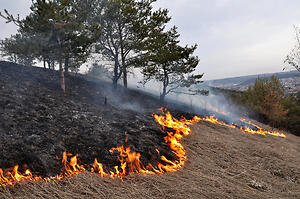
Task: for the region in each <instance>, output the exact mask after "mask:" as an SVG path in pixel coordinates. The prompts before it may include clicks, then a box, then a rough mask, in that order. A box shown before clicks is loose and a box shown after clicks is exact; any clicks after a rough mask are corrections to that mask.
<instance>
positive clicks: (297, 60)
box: [283, 26, 300, 72]
mask: <svg viewBox="0 0 300 199" xmlns="http://www.w3.org/2000/svg"><path fill="white" fill-rule="evenodd" d="M294 29H295V33H296V44H295V47H294V48H293V49H292V51H291V52H290V53H289V55H287V57H286V59H285V61H284V63H288V64H289V65H290V66H293V67H294V68H296V70H298V71H299V72H300V29H299V27H297V26H294ZM285 69H286V67H285V68H284V69H283V70H285Z"/></svg>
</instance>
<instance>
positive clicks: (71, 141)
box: [0, 62, 300, 199]
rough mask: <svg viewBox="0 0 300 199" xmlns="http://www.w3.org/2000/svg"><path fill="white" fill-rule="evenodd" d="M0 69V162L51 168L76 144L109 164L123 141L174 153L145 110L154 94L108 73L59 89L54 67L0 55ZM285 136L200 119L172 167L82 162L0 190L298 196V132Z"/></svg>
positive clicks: (29, 194) (146, 155) (63, 194)
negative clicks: (94, 169) (63, 173)
mask: <svg viewBox="0 0 300 199" xmlns="http://www.w3.org/2000/svg"><path fill="white" fill-rule="evenodd" d="M0 73H1V76H0V94H1V95H0V104H1V106H0V112H1V114H0V117H1V118H0V119H1V120H0V121H1V122H0V134H1V138H2V139H1V140H0V146H1V147H0V148H1V154H0V168H2V169H6V168H10V167H12V166H14V165H16V164H19V165H27V167H28V168H29V169H30V170H31V171H32V172H33V173H35V174H38V175H41V176H53V175H56V174H57V173H59V171H60V170H61V161H60V157H61V154H62V153H63V152H64V151H67V152H68V153H72V154H80V156H79V160H80V162H81V163H82V164H85V166H86V167H87V168H89V167H91V163H92V162H93V159H94V158H95V157H97V158H99V159H100V158H101V159H100V160H101V161H102V162H103V163H104V169H108V170H109V169H113V166H114V165H115V164H116V163H117V162H118V157H117V156H116V155H113V154H111V153H110V152H109V150H110V149H111V148H112V147H116V146H121V145H124V146H129V147H130V148H131V150H132V151H134V152H137V153H139V154H141V161H142V162H143V164H144V165H147V163H148V162H151V163H152V162H155V161H161V160H159V158H158V157H157V156H158V155H157V152H156V149H158V150H159V151H160V153H161V154H162V155H164V156H165V157H167V159H169V160H172V161H173V160H176V159H177V157H176V155H175V154H174V152H173V151H171V150H170V148H169V146H168V145H167V144H166V143H165V142H164V138H165V136H166V135H167V134H166V132H165V131H161V129H162V128H161V127H160V126H159V125H158V124H157V123H156V122H155V121H154V118H153V116H152V114H153V113H157V114H159V112H160V111H159V110H158V108H159V107H161V106H162V104H161V103H160V102H159V101H158V100H157V99H156V98H155V97H154V96H150V95H147V94H145V93H143V92H137V91H133V90H125V89H122V88H120V89H119V90H118V92H113V91H112V88H111V85H110V84H108V83H105V82H95V81H87V80H86V79H84V78H82V77H75V76H72V75H70V76H68V77H67V78H66V83H67V92H66V94H62V93H61V92H60V90H59V79H58V74H57V73H56V72H53V71H49V70H46V69H42V68H35V67H26V66H20V65H16V64H12V63H7V62H0ZM105 96H106V97H107V99H108V104H107V105H104V98H105ZM169 108H170V109H171V114H172V115H173V116H175V117H176V118H180V117H181V115H184V116H185V117H187V119H190V118H192V116H193V115H191V114H189V113H185V112H183V111H179V110H178V109H177V108H176V105H175V104H173V105H170V107H169ZM199 114H200V113H199ZM259 125H261V124H259ZM263 127H264V128H265V129H268V130H270V128H269V127H267V126H263ZM286 136H287V138H281V137H275V136H270V135H269V136H263V135H256V134H254V135H252V134H247V133H242V131H241V130H240V129H238V128H235V129H233V128H230V127H226V126H222V125H218V124H211V123H208V122H206V121H201V122H199V123H196V124H194V125H192V132H191V135H189V136H186V137H184V138H183V141H182V143H183V146H184V148H185V150H186V152H187V154H186V156H187V161H186V163H185V165H184V167H183V168H181V169H179V170H178V171H176V172H169V173H165V174H159V175H143V174H135V173H134V174H132V173H131V174H129V175H128V176H125V177H124V178H123V179H122V180H121V179H119V178H113V179H112V178H109V177H105V178H100V177H99V176H97V175H96V174H93V173H90V172H83V173H80V174H78V175H75V176H73V177H71V178H67V179H64V180H63V181H52V182H49V183H46V182H40V181H38V182H27V183H24V182H21V183H17V184H15V185H14V186H4V187H3V186H0V198H5V199H6V198H299V197H300V186H299V185H300V172H299V171H300V166H299V165H300V156H299V152H300V138H299V137H296V136H294V135H291V134H286ZM157 164H158V163H157ZM0 177H1V175H0Z"/></svg>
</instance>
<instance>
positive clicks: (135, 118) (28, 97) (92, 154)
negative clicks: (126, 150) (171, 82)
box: [0, 62, 175, 176]
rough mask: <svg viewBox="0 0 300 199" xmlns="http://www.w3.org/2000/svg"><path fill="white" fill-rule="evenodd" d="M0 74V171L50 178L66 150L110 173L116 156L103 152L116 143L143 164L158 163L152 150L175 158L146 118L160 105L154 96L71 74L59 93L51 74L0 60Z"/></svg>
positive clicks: (153, 125)
mask: <svg viewBox="0 0 300 199" xmlns="http://www.w3.org/2000/svg"><path fill="white" fill-rule="evenodd" d="M0 74H1V76H0V93H1V95H0V117H1V118H0V121H1V123H0V134H1V140H0V149H1V153H0V168H3V169H6V168H10V167H12V166H14V165H17V164H18V165H20V167H22V166H24V165H25V167H28V169H30V170H31V171H32V172H33V173H35V174H37V175H40V176H53V175H56V174H58V173H59V172H60V169H61V166H62V165H61V155H62V153H63V152H64V151H66V152H68V153H72V154H80V155H79V157H78V159H79V161H80V162H81V163H82V164H86V165H87V167H89V166H91V164H92V163H93V161H94V158H97V159H98V160H101V162H102V163H103V165H104V169H111V167H112V166H113V165H116V162H118V158H117V156H116V155H113V154H112V153H110V152H109V150H110V149H111V148H113V147H117V146H121V145H124V146H125V147H130V148H131V150H132V151H135V152H138V153H140V154H141V157H142V159H141V160H142V162H143V163H144V164H145V165H147V164H148V163H149V162H153V160H155V159H158V157H157V152H156V151H155V149H159V151H160V152H161V153H162V154H164V155H165V156H166V157H168V158H169V159H174V158H175V156H174V154H173V153H172V152H171V151H170V150H169V147H168V146H167V145H166V144H164V139H163V138H164V136H165V135H164V134H163V133H162V132H161V130H160V127H159V126H158V125H157V124H156V123H155V122H154V119H153V117H152V113H153V112H157V111H158V108H159V107H160V106H161V104H160V103H159V101H158V100H157V99H156V98H155V97H152V96H147V95H145V94H141V93H138V92H136V91H130V90H125V89H122V88H119V89H118V90H117V91H113V89H112V87H111V85H110V84H109V83H106V82H100V81H98V82H95V81H88V80H86V79H85V78H84V77H82V76H81V77H79V76H74V75H68V76H67V77H66V85H67V91H66V93H65V94H63V93H62V92H61V91H60V89H59V88H60V87H59V86H60V85H59V75H58V74H57V72H55V71H50V70H48V69H43V68H38V67H29V66H21V65H17V64H13V63H9V62H0ZM105 98H106V99H107V104H106V105H104V101H105ZM126 137H128V142H127V143H125V139H126ZM21 170H22V168H21Z"/></svg>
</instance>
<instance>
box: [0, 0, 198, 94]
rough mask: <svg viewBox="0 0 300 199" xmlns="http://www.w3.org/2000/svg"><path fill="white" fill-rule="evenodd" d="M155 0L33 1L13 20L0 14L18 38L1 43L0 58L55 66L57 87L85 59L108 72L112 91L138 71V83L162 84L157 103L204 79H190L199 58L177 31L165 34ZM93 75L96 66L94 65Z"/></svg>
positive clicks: (162, 15)
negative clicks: (95, 57)
mask: <svg viewBox="0 0 300 199" xmlns="http://www.w3.org/2000/svg"><path fill="white" fill-rule="evenodd" d="M155 1H156V0H33V1H32V5H31V7H30V10H31V13H30V14H29V15H28V16H27V17H26V18H25V19H20V18H19V17H14V16H13V15H11V14H10V13H9V12H8V11H7V10H4V13H0V15H1V16H2V18H4V19H5V20H6V21H7V22H13V23H15V24H16V25H17V26H18V28H19V29H18V33H17V34H16V35H13V36H11V37H10V38H7V39H4V40H2V41H1V44H0V48H1V51H2V54H3V55H4V56H6V57H8V59H9V60H11V61H13V62H17V63H20V64H25V65H33V64H34V62H35V61H39V62H42V63H43V64H44V67H45V68H49V69H53V70H54V69H55V65H58V66H59V71H60V77H61V78H60V79H61V88H62V90H63V91H65V81H64V76H65V75H66V74H68V71H69V70H70V69H72V70H78V67H80V66H81V65H82V63H85V62H87V59H88V58H89V57H90V55H91V54H92V53H93V54H97V55H99V57H101V61H103V62H105V63H109V64H110V65H111V67H112V71H111V74H112V75H111V78H112V83H113V87H114V88H117V86H118V81H119V80H120V79H122V80H123V85H124V87H125V88H127V86H128V71H129V70H130V68H139V69H140V71H141V72H142V74H143V75H144V80H143V83H144V84H145V83H147V82H149V81H150V80H156V81H159V82H161V83H162V92H161V96H160V97H161V99H162V100H164V98H165V96H166V95H167V94H169V93H171V92H175V91H176V89H177V88H180V87H190V86H191V85H192V84H197V83H200V82H201V81H200V79H201V78H202V76H203V74H193V72H194V71H195V69H196V67H197V65H198V63H199V58H198V57H197V56H193V53H194V52H195V50H196V48H197V45H194V46H181V45H180V44H179V42H180V40H179V37H180V34H179V33H178V32H177V27H172V28H170V29H167V28H166V26H167V24H168V22H169V21H170V20H171V18H170V16H168V10H167V9H158V10H154V9H153V4H154V3H155ZM94 66H96V67H98V69H97V70H96V69H95V70H93V72H95V71H97V72H98V73H99V72H101V71H103V72H107V71H105V70H99V66H101V64H95V65H94Z"/></svg>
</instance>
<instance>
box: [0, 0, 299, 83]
mask: <svg viewBox="0 0 300 199" xmlns="http://www.w3.org/2000/svg"><path fill="white" fill-rule="evenodd" d="M30 5H31V0H13V1H12V0H1V9H0V10H1V12H3V9H4V8H6V9H8V10H9V11H10V12H11V13H13V14H20V15H21V17H24V16H26V14H28V13H29V12H30V11H29V6H30ZM155 6H156V7H157V8H158V7H162V8H167V9H169V11H170V15H171V16H172V21H171V24H170V25H176V26H178V27H179V32H180V33H181V37H180V38H181V41H182V44H189V45H192V44H195V43H197V44H198V50H197V51H196V55H198V56H199V58H200V59H201V62H200V64H199V66H198V69H197V71H198V72H204V73H205V76H204V79H205V80H208V79H218V78H224V77H233V76H241V75H250V74H258V73H267V72H279V71H282V68H283V66H284V64H283V61H284V59H285V56H286V55H287V54H288V52H289V51H290V50H291V49H292V47H293V45H294V41H295V40H294V39H295V38H294V37H295V36H294V29H293V25H297V24H299V22H300V12H299V9H300V1H299V0H158V2H157V3H156V4H155ZM0 27H1V28H0V39H4V38H5V37H9V36H10V35H11V34H15V33H16V29H17V28H16V26H15V25H14V24H5V21H4V20H2V19H0Z"/></svg>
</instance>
